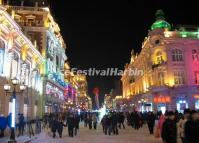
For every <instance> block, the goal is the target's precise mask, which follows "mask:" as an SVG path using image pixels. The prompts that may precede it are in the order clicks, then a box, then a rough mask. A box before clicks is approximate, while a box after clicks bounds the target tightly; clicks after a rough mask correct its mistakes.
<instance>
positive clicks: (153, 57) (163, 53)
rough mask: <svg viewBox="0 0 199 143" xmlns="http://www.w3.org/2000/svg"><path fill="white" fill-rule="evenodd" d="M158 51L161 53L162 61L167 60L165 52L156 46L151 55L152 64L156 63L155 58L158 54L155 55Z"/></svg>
mask: <svg viewBox="0 0 199 143" xmlns="http://www.w3.org/2000/svg"><path fill="white" fill-rule="evenodd" d="M158 52H161V54H162V60H163V61H167V55H166V52H164V51H163V50H162V49H160V48H158V49H156V50H155V51H154V52H153V54H152V55H151V58H152V62H153V64H158V60H157V59H158V56H157V54H158Z"/></svg>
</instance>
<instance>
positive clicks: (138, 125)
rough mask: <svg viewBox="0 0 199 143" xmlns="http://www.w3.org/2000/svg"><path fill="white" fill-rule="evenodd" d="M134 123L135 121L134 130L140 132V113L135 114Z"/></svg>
mask: <svg viewBox="0 0 199 143" xmlns="http://www.w3.org/2000/svg"><path fill="white" fill-rule="evenodd" d="M133 118H134V119H133V121H134V128H135V130H138V129H139V127H140V117H139V115H138V112H135V113H134V115H133Z"/></svg>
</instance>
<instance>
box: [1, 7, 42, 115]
mask: <svg viewBox="0 0 199 143" xmlns="http://www.w3.org/2000/svg"><path fill="white" fill-rule="evenodd" d="M7 11H8V9H6V7H4V6H2V5H0V83H1V84H0V113H2V114H4V115H8V114H9V113H11V108H12V102H11V99H10V97H11V96H10V95H9V96H8V95H7V96H5V91H4V89H3V86H4V84H6V83H9V84H11V79H14V78H17V79H18V82H19V84H25V85H26V86H27V87H26V90H25V91H24V92H23V95H17V96H16V115H17V114H18V113H23V114H24V116H25V117H29V118H36V117H37V116H41V115H42V112H40V111H41V109H40V107H42V100H41V98H42V91H43V89H42V87H43V84H42V83H43V76H42V73H41V70H40V66H39V65H41V64H43V63H44V58H43V57H42V55H41V53H40V52H39V51H38V50H37V48H36V47H35V45H33V44H32V43H31V41H30V40H29V39H28V38H27V37H26V36H25V35H24V34H23V32H22V30H21V28H20V27H19V25H18V24H17V23H16V22H15V21H14V20H13V17H11V16H10V14H9V13H8V12H7ZM16 89H17V90H18V89H19V87H18V86H17V87H16ZM9 94H10V93H9Z"/></svg>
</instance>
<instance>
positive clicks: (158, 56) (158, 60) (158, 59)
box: [156, 51, 163, 64]
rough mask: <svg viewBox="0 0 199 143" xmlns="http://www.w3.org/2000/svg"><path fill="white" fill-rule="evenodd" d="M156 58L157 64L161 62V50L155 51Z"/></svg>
mask: <svg viewBox="0 0 199 143" xmlns="http://www.w3.org/2000/svg"><path fill="white" fill-rule="evenodd" d="M156 58H157V59H156V60H157V64H161V63H162V62H163V58H162V52H160V51H159V52H157V54H156Z"/></svg>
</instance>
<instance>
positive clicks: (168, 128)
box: [161, 112, 177, 143]
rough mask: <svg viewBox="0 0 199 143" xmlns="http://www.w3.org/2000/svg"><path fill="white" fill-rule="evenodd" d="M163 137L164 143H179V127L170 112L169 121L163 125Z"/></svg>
mask: <svg viewBox="0 0 199 143" xmlns="http://www.w3.org/2000/svg"><path fill="white" fill-rule="evenodd" d="M161 136H162V139H163V142H164V143H177V126H176V121H175V114H174V113H173V112H168V119H166V120H165V122H164V123H163V128H162V134H161Z"/></svg>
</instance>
